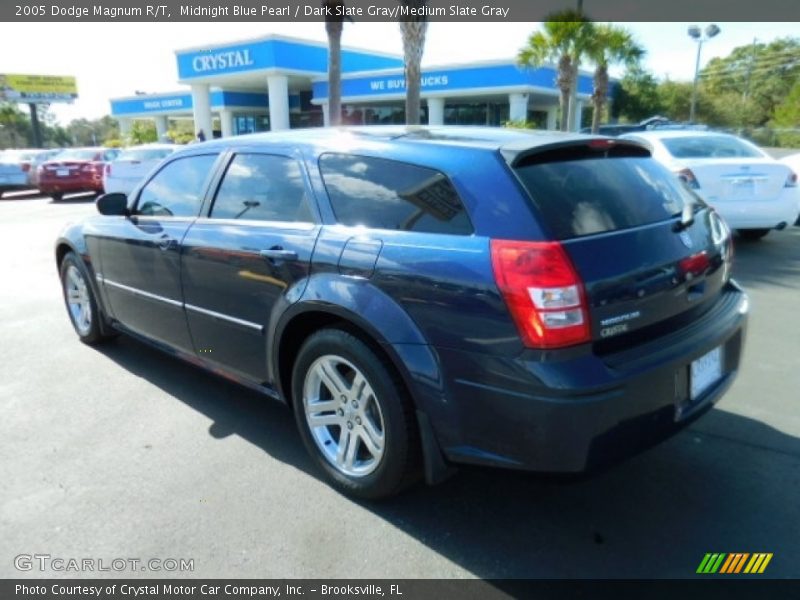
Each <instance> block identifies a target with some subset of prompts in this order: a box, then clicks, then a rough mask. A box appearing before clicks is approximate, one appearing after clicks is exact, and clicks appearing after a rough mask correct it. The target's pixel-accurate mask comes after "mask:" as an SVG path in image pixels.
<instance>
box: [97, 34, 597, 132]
mask: <svg viewBox="0 0 800 600" xmlns="http://www.w3.org/2000/svg"><path fill="white" fill-rule="evenodd" d="M327 54H328V50H327V44H325V43H323V42H314V41H309V40H301V39H297V38H289V37H285V36H280V35H269V36H266V37H263V38H259V39H254V40H245V41H238V42H232V43H228V44H221V45H216V46H203V47H197V48H189V49H185V50H178V51H177V52H176V59H177V67H178V82H179V83H180V84H182V85H184V86H188V89H184V91H176V92H169V93H161V94H138V95H135V96H130V97H125V98H114V99H112V100H111V115H112V116H113V117H114V118H116V119H117V120H118V121H119V122H120V128H121V131H122V133H123V134H125V133H127V132H128V131H130V128H131V125H132V122H133V120H135V119H152V120H154V121H155V125H156V130H157V132H158V134H159V138H161V137H163V135H164V134H166V132H167V129H168V128H169V121H170V120H172V119H189V118H191V119H193V120H194V128H195V130H197V131H199V130H203V132H204V133H205V134H206V136H207V137H211V135H209V132H211V133H213V135H215V136H220V135H221V136H230V135H239V134H243V133H253V132H256V131H268V130H279V129H288V128H294V127H310V126H321V125H324V124H327V123H328V81H327ZM341 65H342V108H343V118H342V121H343V123H345V124H350V125H361V124H367V125H370V124H390V123H402V122H404V118H405V110H404V100H405V79H404V74H403V58H402V56H398V55H394V54H386V53H382V52H375V51H371V50H363V49H356V48H349V47H343V48H342V60H341ZM555 75H556V74H555V69H554V67H552V66H542V67H539V68H524V67H519V66H518V65H517V64H516V62H515V60H514V59H513V58H509V59H508V60H497V61H485V62H472V63H468V64H449V65H441V66H434V67H425V68H423V69H422V121H423V123H425V122H427V123H428V124H431V125H441V124H448V125H449V124H460V125H500V124H502V123H503V122H504V121H508V120H528V121H532V122H534V123H536V124H537V125H538V126H540V127H543V128H548V129H555V128H556V116H557V109H558V102H559V91H558V89H557V88H556V87H555ZM591 93H592V78H591V75H590V74H589V73H583V72H582V73H581V74H580V77H579V81H578V89H577V103H578V107H579V108H582V106H583V105H584V104H585V103H587V102H588V101H589V99H590V97H591ZM576 113H577V114H576V117H577V119H579V118H580V114H581V110H578V111H576ZM576 125H577V124H576Z"/></svg>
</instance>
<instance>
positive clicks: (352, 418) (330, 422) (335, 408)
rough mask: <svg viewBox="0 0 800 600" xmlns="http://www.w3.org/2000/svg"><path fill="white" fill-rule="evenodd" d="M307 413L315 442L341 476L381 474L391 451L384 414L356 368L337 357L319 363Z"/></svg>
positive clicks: (312, 373)
mask: <svg viewBox="0 0 800 600" xmlns="http://www.w3.org/2000/svg"><path fill="white" fill-rule="evenodd" d="M303 407H304V409H305V415H306V422H307V423H308V427H309V430H310V431H311V437H312V438H313V439H314V442H315V443H316V444H317V447H318V448H319V450H320V451H321V452H322V455H323V456H324V457H325V459H326V460H327V461H328V462H329V463H330V464H331V465H333V466H334V467H335V468H336V469H337V470H338V471H339V472H341V473H343V474H344V475H348V476H350V477H364V476H365V475H369V474H370V473H372V472H373V471H374V470H375V469H376V468H378V465H379V464H380V462H381V458H382V457H383V453H384V448H385V447H386V439H385V431H386V430H385V427H384V421H383V414H382V413H381V407H380V403H379V402H378V399H377V398H376V396H375V392H373V391H372V387H371V386H370V384H369V382H368V381H367V379H366V377H364V374H363V373H362V372H361V371H360V370H359V369H358V368H357V367H356V366H355V365H353V363H351V362H350V361H348V360H346V359H344V358H342V357H341V356H336V355H334V354H326V355H324V356H320V357H319V358H318V359H317V360H315V361H314V362H313V363H312V364H311V366H310V367H309V369H308V371H307V372H306V377H305V382H304V383H303Z"/></svg>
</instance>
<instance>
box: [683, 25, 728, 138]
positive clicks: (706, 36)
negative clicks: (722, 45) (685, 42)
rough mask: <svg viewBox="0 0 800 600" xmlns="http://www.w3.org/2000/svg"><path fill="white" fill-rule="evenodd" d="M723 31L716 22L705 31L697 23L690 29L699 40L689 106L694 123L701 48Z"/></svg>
mask: <svg viewBox="0 0 800 600" xmlns="http://www.w3.org/2000/svg"><path fill="white" fill-rule="evenodd" d="M720 31H722V30H721V29H720V28H719V27H717V25H716V24H715V23H711V24H710V25H707V26H706V29H705V31H702V30H701V29H700V27H698V26H697V25H692V26H690V27H689V29H688V33H689V37H690V38H692V39H693V40H694V41H695V42H697V58H696V59H695V62H694V83H693V84H692V104H691V106H690V107H689V122H690V123H694V112H695V107H696V106H697V78H698V76H699V75H700V50H701V49H702V48H703V43H705V42H707V41H708V40H710V39H711V38H713V37H714V36H715V35H717V34H718V33H719V32H720Z"/></svg>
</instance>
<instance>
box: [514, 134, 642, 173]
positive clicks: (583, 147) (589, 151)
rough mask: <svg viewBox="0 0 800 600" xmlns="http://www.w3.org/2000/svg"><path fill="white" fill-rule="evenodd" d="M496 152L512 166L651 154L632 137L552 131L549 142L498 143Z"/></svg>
mask: <svg viewBox="0 0 800 600" xmlns="http://www.w3.org/2000/svg"><path fill="white" fill-rule="evenodd" d="M500 154H502V155H503V158H505V160H506V162H507V163H508V164H509V166H510V167H512V168H517V167H521V166H524V165H529V164H535V163H543V162H559V161H564V160H580V159H582V158H601V157H602V158H609V157H649V156H651V152H650V149H649V148H647V146H645V145H644V144H641V143H639V142H635V141H633V140H621V139H618V138H610V137H601V136H587V135H578V134H574V135H570V136H560V135H557V134H553V141H551V142H547V143H544V144H537V145H535V146H530V145H528V144H526V143H524V142H513V143H511V144H507V145H505V146H501V147H500Z"/></svg>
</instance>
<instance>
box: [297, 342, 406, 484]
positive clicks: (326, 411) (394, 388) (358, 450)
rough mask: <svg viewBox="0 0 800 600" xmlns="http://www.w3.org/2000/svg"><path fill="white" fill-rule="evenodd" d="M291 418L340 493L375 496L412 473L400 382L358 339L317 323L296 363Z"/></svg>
mask: <svg viewBox="0 0 800 600" xmlns="http://www.w3.org/2000/svg"><path fill="white" fill-rule="evenodd" d="M292 391H293V403H294V412H295V418H296V420H297V425H298V428H299V429H300V435H301V436H302V438H303V443H304V444H305V446H306V449H307V450H308V451H309V452H310V453H311V456H312V457H313V458H314V459H315V461H316V463H317V464H318V465H319V466H320V468H321V469H322V470H323V472H324V473H325V474H326V476H327V478H328V480H329V481H330V482H331V483H332V484H333V485H334V486H335V487H337V488H338V489H340V490H341V491H343V492H345V493H347V494H350V495H353V496H357V497H360V498H368V499H378V498H384V497H388V496H392V495H395V494H397V493H399V492H400V491H401V490H402V489H403V488H404V487H406V486H407V485H409V484H410V483H413V481H414V480H415V479H416V477H417V474H418V472H419V468H418V463H419V437H418V433H417V427H416V421H415V418H414V411H413V407H412V404H411V401H410V399H409V398H408V397H407V394H406V393H405V390H404V388H403V385H402V382H401V381H400V380H399V378H398V376H397V374H396V373H395V372H394V370H393V369H392V368H391V366H390V365H388V364H387V363H386V362H384V360H383V359H382V358H381V357H379V356H378V355H377V354H376V353H375V352H374V351H373V350H372V349H371V348H370V347H369V346H368V345H367V344H365V343H364V342H363V341H362V340H361V339H359V338H358V337H356V336H354V335H352V334H350V333H348V332H346V331H342V330H338V329H324V330H322V331H319V332H318V333H315V334H314V335H312V336H311V337H310V338H308V340H306V342H305V343H304V344H303V346H302V348H301V349H300V352H299V354H298V356H297V360H296V362H295V366H294V371H293V377H292Z"/></svg>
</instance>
